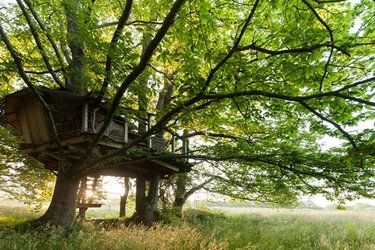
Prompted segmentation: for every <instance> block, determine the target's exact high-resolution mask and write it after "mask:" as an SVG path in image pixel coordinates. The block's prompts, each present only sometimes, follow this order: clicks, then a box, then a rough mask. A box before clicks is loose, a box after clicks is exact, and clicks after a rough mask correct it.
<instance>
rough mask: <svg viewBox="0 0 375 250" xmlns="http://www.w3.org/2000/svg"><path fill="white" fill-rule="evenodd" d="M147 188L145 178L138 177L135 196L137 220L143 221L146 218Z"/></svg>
mask: <svg viewBox="0 0 375 250" xmlns="http://www.w3.org/2000/svg"><path fill="white" fill-rule="evenodd" d="M145 188H146V179H145V177H144V176H137V180H136V194H135V212H136V213H135V216H136V218H137V219H140V220H142V218H143V217H144V207H145Z"/></svg>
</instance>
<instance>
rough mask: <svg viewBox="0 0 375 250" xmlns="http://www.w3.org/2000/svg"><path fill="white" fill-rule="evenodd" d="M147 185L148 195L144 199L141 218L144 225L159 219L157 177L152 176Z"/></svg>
mask: <svg viewBox="0 0 375 250" xmlns="http://www.w3.org/2000/svg"><path fill="white" fill-rule="evenodd" d="M149 184H150V185H149V188H148V194H147V197H146V199H145V208H144V217H143V218H142V222H143V223H144V224H145V225H151V224H152V223H153V222H155V221H156V220H157V219H158V217H159V211H158V198H159V176H157V175H155V176H153V177H152V178H151V180H150V183H149Z"/></svg>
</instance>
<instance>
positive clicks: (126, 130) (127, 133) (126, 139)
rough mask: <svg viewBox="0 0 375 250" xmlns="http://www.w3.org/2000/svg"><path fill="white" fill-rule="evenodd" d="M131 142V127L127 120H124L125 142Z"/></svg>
mask: <svg viewBox="0 0 375 250" xmlns="http://www.w3.org/2000/svg"><path fill="white" fill-rule="evenodd" d="M128 141H129V127H128V122H127V121H126V119H125V120H124V142H126V143H127V142H128Z"/></svg>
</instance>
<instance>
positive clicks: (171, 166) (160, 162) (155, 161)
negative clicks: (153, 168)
mask: <svg viewBox="0 0 375 250" xmlns="http://www.w3.org/2000/svg"><path fill="white" fill-rule="evenodd" d="M151 162H153V163H155V164H158V165H161V166H163V167H165V168H168V169H170V170H173V171H175V172H179V171H180V169H179V168H178V167H176V166H173V165H172V164H170V163H168V162H165V161H161V160H151Z"/></svg>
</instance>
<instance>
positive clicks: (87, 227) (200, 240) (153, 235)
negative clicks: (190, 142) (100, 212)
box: [0, 208, 375, 250]
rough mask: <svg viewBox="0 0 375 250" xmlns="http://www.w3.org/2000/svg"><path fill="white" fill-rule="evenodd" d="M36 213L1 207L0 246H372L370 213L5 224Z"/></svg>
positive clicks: (204, 213)
mask: <svg viewBox="0 0 375 250" xmlns="http://www.w3.org/2000/svg"><path fill="white" fill-rule="evenodd" d="M93 211H96V210H93ZM35 217H36V215H33V214H31V213H30V212H28V211H27V210H24V209H21V208H12V209H5V208H0V249H361V250H362V249H375V217H374V212H350V211H304V210H266V209H265V210H257V211H256V212H254V211H253V212H250V213H245V214H231V215H227V214H224V213H223V212H212V211H208V210H192V209H190V210H187V211H186V212H185V215H184V218H183V219H182V220H181V221H180V222H176V221H174V222H173V223H171V224H156V225H155V226H153V227H151V228H146V227H143V226H139V225H138V226H136V225H131V226H124V225H123V224H117V225H116V226H111V227H108V226H103V225H97V224H93V223H91V222H87V223H85V224H84V225H77V226H75V227H73V228H72V229H70V230H69V231H66V230H62V229H59V228H53V227H52V228H51V227H49V228H43V229H38V230H35V229H33V230H31V229H29V230H25V229H23V230H20V229H19V228H18V227H10V225H21V224H22V223H24V222H26V221H29V220H31V219H33V218H35ZM171 221H173V220H171Z"/></svg>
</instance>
